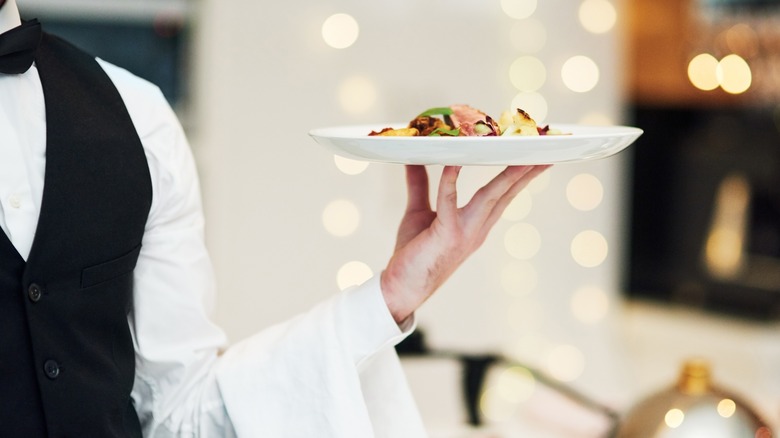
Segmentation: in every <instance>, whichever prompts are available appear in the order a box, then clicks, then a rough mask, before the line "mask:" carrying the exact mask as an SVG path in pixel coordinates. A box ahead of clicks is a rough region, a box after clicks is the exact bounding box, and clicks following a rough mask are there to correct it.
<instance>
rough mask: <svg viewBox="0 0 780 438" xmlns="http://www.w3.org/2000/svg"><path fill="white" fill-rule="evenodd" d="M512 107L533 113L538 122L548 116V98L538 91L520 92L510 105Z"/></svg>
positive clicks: (532, 115)
mask: <svg viewBox="0 0 780 438" xmlns="http://www.w3.org/2000/svg"><path fill="white" fill-rule="evenodd" d="M509 107H510V108H512V109H514V108H521V109H522V110H523V111H525V112H527V113H528V114H530V115H531V117H532V118H533V119H534V120H536V122H537V123H541V122H543V121H544V119H546V118H547V99H545V98H544V97H542V95H541V94H539V93H536V92H520V93H518V94H517V95H516V96H515V97H514V99H512V103H511V104H510V106H509Z"/></svg>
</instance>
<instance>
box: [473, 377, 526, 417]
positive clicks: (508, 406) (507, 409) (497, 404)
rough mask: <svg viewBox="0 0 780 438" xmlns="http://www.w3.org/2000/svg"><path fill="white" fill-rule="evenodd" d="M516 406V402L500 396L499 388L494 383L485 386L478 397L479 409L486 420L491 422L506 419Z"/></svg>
mask: <svg viewBox="0 0 780 438" xmlns="http://www.w3.org/2000/svg"><path fill="white" fill-rule="evenodd" d="M517 407H518V405H517V403H513V402H511V401H509V400H507V399H506V398H504V397H502V396H501V393H500V391H499V388H498V387H497V386H495V385H492V386H489V387H488V388H486V389H485V390H484V391H482V395H481V396H480V397H479V410H480V411H481V412H482V415H483V416H484V418H485V419H486V420H489V421H492V422H502V421H506V420H508V419H509V418H510V417H511V416H512V414H514V413H515V411H516V410H517Z"/></svg>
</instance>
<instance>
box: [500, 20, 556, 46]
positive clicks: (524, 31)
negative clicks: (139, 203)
mask: <svg viewBox="0 0 780 438" xmlns="http://www.w3.org/2000/svg"><path fill="white" fill-rule="evenodd" d="M509 39H510V41H511V42H512V46H514V48H515V49H517V50H518V51H519V52H521V53H537V52H540V51H541V50H542V49H543V48H544V45H545V44H546V43H547V27H545V25H544V24H543V23H542V22H541V21H539V20H537V19H535V18H528V19H526V20H523V21H519V22H517V23H515V25H514V26H512V29H511V30H510V31H509Z"/></svg>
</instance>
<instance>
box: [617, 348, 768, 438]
mask: <svg viewBox="0 0 780 438" xmlns="http://www.w3.org/2000/svg"><path fill="white" fill-rule="evenodd" d="M615 436H616V437H618V438H650V437H653V438H656V437H664V438H684V437H707V438H742V437H745V438H771V437H772V436H773V435H772V431H771V429H770V428H769V426H768V425H767V424H766V423H765V422H764V421H763V420H762V419H761V418H760V416H759V415H758V414H757V413H756V412H755V411H754V410H753V409H752V408H751V407H750V406H749V405H748V404H747V403H746V402H745V401H744V400H742V399H740V398H739V397H738V396H737V395H735V394H733V393H731V392H729V391H727V390H726V389H723V388H720V387H718V386H717V385H716V384H714V383H713V381H712V375H711V371H710V365H709V363H707V362H706V361H703V360H689V361H687V362H685V363H684V364H683V366H682V369H681V371H680V376H679V378H678V380H677V382H676V384H674V385H672V386H671V387H669V388H667V389H665V390H662V391H660V392H657V393H655V394H653V395H651V396H649V397H647V398H645V399H644V400H642V401H640V402H639V403H638V404H637V405H636V406H634V407H633V408H632V409H631V410H630V411H629V412H628V413H627V415H626V416H625V417H624V418H623V419H622V420H621V421H620V424H619V426H618V430H617V433H616V434H615Z"/></svg>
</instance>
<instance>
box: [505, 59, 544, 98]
mask: <svg viewBox="0 0 780 438" xmlns="http://www.w3.org/2000/svg"><path fill="white" fill-rule="evenodd" d="M546 79H547V69H545V68H544V64H543V63H542V61H540V60H539V58H537V57H535V56H521V57H519V58H517V59H516V60H515V61H514V62H512V65H511V66H510V67H509V80H510V81H511V82H512V85H514V87H515V88H517V89H518V90H520V91H537V90H538V89H540V88H542V85H544V82H545V80H546Z"/></svg>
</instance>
